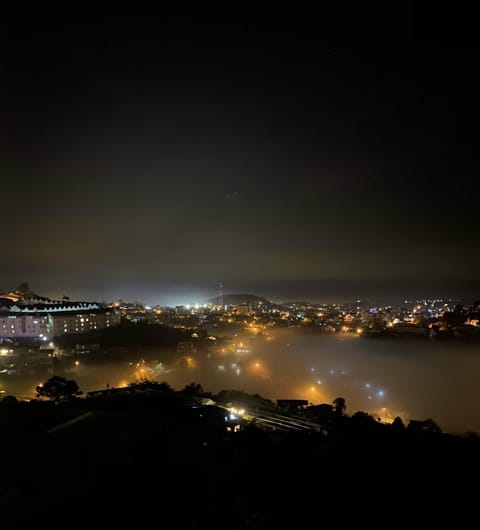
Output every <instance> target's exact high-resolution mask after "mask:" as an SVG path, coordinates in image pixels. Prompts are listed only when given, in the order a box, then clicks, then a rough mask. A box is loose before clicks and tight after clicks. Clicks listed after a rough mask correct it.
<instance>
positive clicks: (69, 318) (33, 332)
mask: <svg viewBox="0 0 480 530" xmlns="http://www.w3.org/2000/svg"><path fill="white" fill-rule="evenodd" d="M9 294H10V293H9ZM118 324H120V312H119V311H118V310H117V309H112V308H109V307H106V306H104V305H103V304H99V303H96V302H70V301H69V300H61V301H58V300H49V299H47V298H35V299H32V298H30V299H19V300H16V301H15V300H12V297H8V296H4V295H0V338H3V339H25V340H27V339H28V340H38V341H47V340H50V339H52V338H55V337H60V336H62V335H65V334H79V333H87V332H91V331H94V330H97V329H98V330H99V329H105V328H108V327H113V326H117V325H118Z"/></svg>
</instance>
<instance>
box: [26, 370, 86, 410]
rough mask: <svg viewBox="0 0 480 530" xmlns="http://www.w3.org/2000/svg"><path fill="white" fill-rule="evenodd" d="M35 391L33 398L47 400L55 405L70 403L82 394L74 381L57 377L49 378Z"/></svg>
mask: <svg viewBox="0 0 480 530" xmlns="http://www.w3.org/2000/svg"><path fill="white" fill-rule="evenodd" d="M35 390H36V391H37V394H36V396H35V397H37V398H48V399H50V400H51V401H53V402H55V403H60V402H65V401H70V400H72V399H74V398H76V397H77V396H79V395H80V394H82V391H81V390H80V389H79V388H78V385H77V382H76V381H74V380H73V379H65V377H60V376H58V375H54V376H52V377H50V379H48V380H47V381H45V383H43V384H42V385H38V386H37V388H36V389H35Z"/></svg>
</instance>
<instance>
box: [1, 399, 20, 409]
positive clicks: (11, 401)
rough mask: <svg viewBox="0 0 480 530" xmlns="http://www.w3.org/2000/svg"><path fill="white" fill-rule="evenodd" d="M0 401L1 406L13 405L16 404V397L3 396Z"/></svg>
mask: <svg viewBox="0 0 480 530" xmlns="http://www.w3.org/2000/svg"><path fill="white" fill-rule="evenodd" d="M0 403H1V404H2V406H3V407H14V406H16V405H18V399H17V398H16V397H15V396H5V397H4V398H3V399H2V400H1V401H0Z"/></svg>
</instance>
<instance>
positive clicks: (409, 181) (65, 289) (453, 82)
mask: <svg viewBox="0 0 480 530" xmlns="http://www.w3.org/2000/svg"><path fill="white" fill-rule="evenodd" d="M406 5H408V3H407V4H406ZM412 12H414V10H409V9H408V8H405V9H404V12H401V13H394V12H393V11H392V12H377V11H376V12H375V13H367V12H360V11H358V12H354V13H351V12H347V13H346V14H345V13H344V14H341V13H323V15H322V14H317V15H315V16H313V15H312V16H308V14H304V15H303V16H291V15H289V14H285V15H283V16H281V15H275V16H272V15H270V16H263V15H260V14H257V15H255V14H248V13H244V14H243V15H241V16H240V15H239V14H238V13H237V15H231V14H226V13H225V16H224V17H223V18H222V16H221V14H218V13H217V18H211V17H208V16H206V14H204V15H205V16H203V17H197V16H196V15H195V14H191V15H188V16H187V15H184V16H183V17H173V16H165V17H163V16H160V15H157V16H153V15H152V16H143V17H141V16H135V15H129V16H127V15H124V16H121V15H113V16H112V15H110V16H103V15H98V16H95V17H93V15H89V16H88V17H87V16H84V17H80V18H79V17H78V16H69V17H67V16H63V17H58V18H55V17H46V16H45V17H40V16H39V17H36V18H29V19H26V18H24V17H13V16H12V17H8V16H6V17H4V18H3V19H2V21H1V23H0V31H1V34H2V37H1V44H2V46H1V51H0V75H1V86H0V121H1V124H2V126H1V130H0V149H1V151H0V154H1V159H0V161H1V165H0V172H1V177H2V178H1V184H2V186H1V205H2V208H1V213H2V218H3V222H2V227H3V229H2V253H1V262H0V263H1V264H0V290H9V289H12V288H14V287H16V286H17V285H18V284H19V283H20V282H22V281H28V282H29V283H30V284H31V286H32V288H33V289H34V290H35V291H37V292H38V293H40V294H44V295H47V296H60V295H62V294H68V295H71V296H72V297H75V298H83V299H91V298H93V299H97V300H101V299H108V300H110V299H116V298H119V297H121V298H123V299H126V300H128V299H139V300H142V301H144V302H147V303H181V302H187V301H191V302H195V301H200V300H202V299H203V298H206V297H211V296H215V295H217V294H218V285H219V283H220V282H222V283H223V285H224V291H225V292H254V293H256V294H259V295H264V296H268V297H271V298H273V299H275V300H294V299H297V300H298V299H307V300H311V301H332V300H348V299H356V298H376V299H387V298H389V297H397V296H398V297H400V296H401V297H407V296H414V295H418V296H433V295H438V296H457V295H458V296H462V297H463V296H465V297H466V298H467V300H473V299H475V298H478V297H479V293H480V282H479V279H478V265H479V260H480V245H479V244H478V243H479V237H478V219H479V217H478V211H479V210H478V192H477V191H475V190H476V188H477V186H476V185H477V182H478V175H479V160H478V137H479V135H478V124H479V103H478V94H479V93H480V87H479V82H478V81H477V77H478V64H479V54H478V49H477V48H476V47H475V46H474V45H473V44H472V43H471V42H470V40H469V32H468V31H467V30H466V29H465V28H464V27H463V26H462V24H461V22H462V20H461V18H458V19H457V20H455V22H451V25H449V24H447V22H448V21H449V20H450V18H449V16H448V14H446V16H445V17H443V18H442V20H441V21H440V22H441V23H439V21H438V20H434V19H427V18H425V17H421V18H420V16H419V15H418V14H417V13H416V14H415V16H413V15H412V14H411V13H412ZM417 16H418V17H419V18H415V17H417ZM459 22H460V24H458V23H459Z"/></svg>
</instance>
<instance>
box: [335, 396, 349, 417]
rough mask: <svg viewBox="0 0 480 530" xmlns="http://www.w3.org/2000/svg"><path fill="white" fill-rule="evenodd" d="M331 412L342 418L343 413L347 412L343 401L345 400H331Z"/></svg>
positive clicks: (340, 398)
mask: <svg viewBox="0 0 480 530" xmlns="http://www.w3.org/2000/svg"><path fill="white" fill-rule="evenodd" d="M333 410H334V412H335V414H338V415H339V416H343V415H344V413H345V411H346V410H347V402H346V401H345V398H343V397H337V398H335V399H334V400H333Z"/></svg>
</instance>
